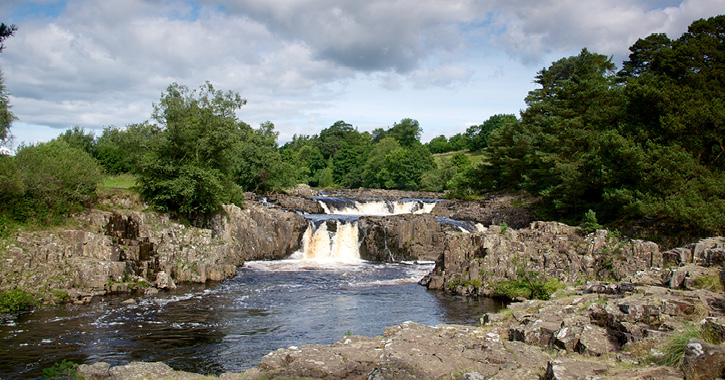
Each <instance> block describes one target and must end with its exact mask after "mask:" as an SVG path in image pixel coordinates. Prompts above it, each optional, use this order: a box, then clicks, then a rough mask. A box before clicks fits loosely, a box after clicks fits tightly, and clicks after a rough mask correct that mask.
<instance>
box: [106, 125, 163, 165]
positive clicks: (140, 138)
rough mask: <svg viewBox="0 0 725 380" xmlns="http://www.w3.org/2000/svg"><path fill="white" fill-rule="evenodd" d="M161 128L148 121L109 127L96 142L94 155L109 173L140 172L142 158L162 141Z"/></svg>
mask: <svg viewBox="0 0 725 380" xmlns="http://www.w3.org/2000/svg"><path fill="white" fill-rule="evenodd" d="M160 133H161V129H160V128H159V127H158V126H157V125H154V124H150V123H148V122H145V123H141V124H131V125H128V126H126V127H125V128H115V127H107V128H105V129H104V130H103V133H101V136H99V137H98V138H96V140H95V142H94V149H93V156H94V157H95V158H96V159H97V160H98V161H99V162H100V163H101V165H102V166H103V168H104V170H105V171H106V172H107V173H109V174H121V173H139V172H140V170H141V160H142V157H143V155H144V154H146V152H148V151H149V150H153V149H155V147H154V144H156V143H157V142H158V141H160V137H159V135H160Z"/></svg>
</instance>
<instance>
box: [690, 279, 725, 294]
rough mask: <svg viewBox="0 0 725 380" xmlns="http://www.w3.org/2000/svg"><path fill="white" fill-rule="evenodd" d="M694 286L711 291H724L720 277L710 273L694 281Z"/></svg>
mask: <svg viewBox="0 0 725 380" xmlns="http://www.w3.org/2000/svg"><path fill="white" fill-rule="evenodd" d="M692 287H694V288H696V289H705V290H709V291H711V292H715V293H720V292H722V291H723V284H722V282H721V281H720V277H718V276H714V275H709V276H700V277H698V278H696V279H695V280H694V281H693V282H692Z"/></svg>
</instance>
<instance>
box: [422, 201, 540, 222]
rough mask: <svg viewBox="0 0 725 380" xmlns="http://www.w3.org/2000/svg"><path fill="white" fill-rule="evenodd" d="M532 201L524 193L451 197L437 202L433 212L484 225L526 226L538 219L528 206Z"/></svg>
mask: <svg viewBox="0 0 725 380" xmlns="http://www.w3.org/2000/svg"><path fill="white" fill-rule="evenodd" d="M531 201H532V200H531V199H528V198H526V197H525V196H523V195H498V196H490V197H487V198H485V199H481V200H468V201H464V200H458V199H450V200H445V201H442V202H439V203H437V204H436V207H435V208H434V209H433V211H432V214H433V215H435V216H444V217H448V218H451V219H455V220H465V221H470V222H473V223H480V224H482V225H484V226H490V225H502V224H505V225H506V226H508V227H510V228H524V227H526V226H528V225H529V224H530V223H531V222H533V221H534V220H536V217H535V215H534V213H533V211H532V208H531V207H530V206H527V204H528V202H531Z"/></svg>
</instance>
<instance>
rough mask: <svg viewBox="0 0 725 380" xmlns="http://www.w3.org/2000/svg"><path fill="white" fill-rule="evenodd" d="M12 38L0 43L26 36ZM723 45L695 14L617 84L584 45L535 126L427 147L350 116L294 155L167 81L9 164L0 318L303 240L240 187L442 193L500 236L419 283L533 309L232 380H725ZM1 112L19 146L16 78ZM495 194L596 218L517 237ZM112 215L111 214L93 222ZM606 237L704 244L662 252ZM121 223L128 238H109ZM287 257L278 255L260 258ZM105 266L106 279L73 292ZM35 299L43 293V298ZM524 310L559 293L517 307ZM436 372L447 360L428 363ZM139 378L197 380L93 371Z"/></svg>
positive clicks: (232, 106) (211, 94) (226, 102)
mask: <svg viewBox="0 0 725 380" xmlns="http://www.w3.org/2000/svg"><path fill="white" fill-rule="evenodd" d="M2 30H3V33H4V34H2V35H0V42H1V41H2V39H3V38H6V37H8V36H10V35H11V34H12V31H14V27H13V26H11V27H10V28H8V27H5V25H3V29H2ZM6 30H7V31H9V32H8V33H5V31H6ZM723 30H725V16H717V17H712V18H709V19H706V20H705V19H703V20H697V21H695V22H694V23H692V25H690V27H689V28H688V31H687V32H686V33H685V34H683V35H682V36H681V37H680V38H678V39H675V40H671V39H669V38H668V37H667V36H666V35H664V34H653V35H650V36H649V37H646V38H644V39H640V40H638V41H637V42H636V43H635V44H634V45H633V46H632V47H630V51H631V55H630V57H629V60H628V61H626V62H624V64H623V68H622V69H621V70H619V71H617V70H616V68H615V65H614V63H613V62H611V59H610V58H608V57H606V56H603V55H601V54H597V53H592V52H589V51H588V50H587V49H583V50H582V51H581V53H580V54H579V55H577V56H573V57H568V58H562V59H561V60H558V61H556V62H554V63H552V65H551V66H549V67H548V68H544V69H542V70H541V71H540V72H539V74H538V75H537V77H536V78H535V83H536V84H537V86H538V87H537V88H536V89H534V90H532V91H531V92H530V93H529V95H528V96H527V98H526V102H527V108H526V109H525V110H523V111H522V112H521V114H520V117H517V116H515V115H495V116H492V117H491V118H489V120H487V121H486V122H484V123H482V124H481V125H479V126H472V127H471V128H469V129H468V130H467V132H466V133H463V134H459V135H456V136H452V137H451V138H446V137H445V136H440V137H438V138H436V139H433V140H431V141H430V142H429V143H427V144H423V143H421V142H420V134H421V131H422V129H421V126H420V125H419V124H418V122H417V121H415V120H414V119H410V118H406V119H402V120H401V121H400V122H397V123H394V124H393V126H391V127H390V128H388V129H378V130H375V131H373V132H372V133H370V132H360V131H358V130H357V129H356V128H354V127H353V126H352V125H351V124H348V123H346V122H344V121H339V122H337V123H335V124H333V125H332V126H330V127H328V128H326V129H324V130H322V131H321V132H320V133H319V134H317V135H312V136H295V138H294V139H293V141H291V142H289V143H287V144H285V145H283V146H281V147H279V146H278V144H277V141H276V140H277V133H276V132H275V131H274V125H273V124H272V123H271V122H266V123H263V124H262V125H260V126H259V127H258V128H252V127H250V126H249V125H247V124H246V123H244V122H242V121H240V120H238V119H237V117H236V116H235V112H236V111H237V110H239V109H240V108H242V107H243V106H244V104H245V100H244V99H242V98H241V96H240V95H239V94H236V93H233V92H223V91H219V90H217V89H215V88H214V87H213V86H212V85H211V84H210V83H206V84H204V85H202V86H201V87H200V88H199V89H197V90H190V89H189V88H188V87H186V86H183V85H180V84H172V85H170V86H169V87H168V88H167V90H166V91H165V92H164V93H163V94H162V96H161V99H160V101H159V103H157V104H155V105H154V112H153V114H152V118H153V122H150V121H146V122H142V123H139V124H133V125H128V126H126V127H123V128H116V127H108V128H106V129H104V130H103V132H102V134H101V135H100V136H98V137H96V136H94V135H93V134H92V133H87V132H86V131H84V130H83V129H80V128H73V129H70V130H68V131H66V132H65V133H63V134H61V135H60V136H58V138H56V139H55V140H53V141H50V142H47V143H39V144H36V145H28V146H21V147H19V148H18V150H17V153H16V154H15V156H7V155H0V202H2V204H3V205H4V207H3V209H2V210H0V224H1V225H2V228H1V229H0V237H1V238H2V239H3V241H2V244H1V245H0V259H2V260H3V270H5V271H8V272H9V273H11V274H14V275H9V276H3V279H2V281H3V282H2V290H0V292H2V293H0V302H2V305H0V311H3V312H5V311H18V310H21V309H24V308H27V307H30V306H32V305H33V304H34V303H37V302H67V301H76V302H86V301H87V300H88V299H90V297H91V296H93V295H94V294H97V293H95V292H98V291H104V292H105V291H132V290H134V289H136V290H138V289H145V288H147V287H148V288H151V286H152V285H153V286H154V287H156V288H160V289H163V288H165V287H171V286H173V284H174V280H176V281H200V282H203V281H207V280H209V279H212V280H221V279H223V278H225V277H227V276H229V275H231V273H233V271H234V268H235V266H236V265H240V264H241V263H243V261H244V260H245V259H251V258H260V257H259V256H257V257H254V256H247V255H246V253H248V252H249V251H248V250H249V247H251V246H252V245H254V244H259V245H264V244H265V243H263V242H261V241H255V240H254V235H255V233H254V232H250V231H252V228H251V227H250V226H252V225H254V226H258V225H260V224H262V225H264V226H265V227H264V229H263V231H276V232H275V233H276V234H277V235H276V236H278V240H280V241H285V242H289V241H294V242H299V239H293V238H292V236H293V235H294V234H296V233H298V231H297V228H298V227H299V226H297V224H300V223H302V224H304V221H300V219H299V218H295V217H293V216H289V215H292V214H294V213H289V214H282V213H284V211H282V210H271V211H270V210H267V209H265V208H263V207H262V206H260V205H258V204H256V202H255V198H253V197H250V198H248V199H245V192H249V191H254V192H257V193H271V192H275V191H280V190H282V189H285V188H289V187H290V186H291V185H294V184H298V183H304V184H308V185H312V186H317V187H338V186H345V187H360V186H364V187H373V188H384V189H399V190H433V191H448V193H447V194H448V195H447V196H449V197H451V198H456V197H459V198H462V197H473V198H482V199H480V200H470V201H465V202H464V201H451V202H453V203H449V204H448V205H450V209H448V210H447V211H445V210H446V209H445V206H444V205H443V204H442V205H441V207H440V208H439V209H440V210H444V211H440V212H443V213H448V214H447V215H450V216H453V215H455V216H458V217H461V219H466V220H471V219H476V218H478V219H479V220H474V221H477V222H479V223H482V225H483V226H486V227H485V229H482V230H481V231H480V232H478V233H474V234H463V233H449V232H447V233H444V236H445V238H444V240H443V241H440V240H437V239H433V238H429V240H428V241H431V242H434V241H437V242H438V243H439V244H441V246H440V253H441V255H440V256H439V258H438V262H437V264H436V269H435V270H434V271H433V273H432V274H431V276H429V277H428V278H427V280H426V281H425V283H426V285H427V286H428V287H429V288H434V289H444V290H446V291H451V292H455V293H460V294H468V295H473V294H480V295H491V296H506V297H508V298H512V299H517V300H520V302H517V303H514V304H512V305H511V306H510V307H509V309H508V311H504V312H503V313H500V314H496V315H488V316H486V317H485V318H484V321H483V322H485V323H484V324H483V326H482V327H480V328H476V327H461V326H439V327H435V328H433V327H427V326H420V325H415V324H410V323H406V324H402V325H400V326H396V327H391V328H389V330H386V333H385V335H384V336H383V337H376V338H365V337H347V339H343V341H341V342H340V343H338V344H336V345H333V346H329V347H328V346H325V347H327V348H325V347H322V346H314V347H307V346H305V347H301V348H299V349H288V350H280V351H278V352H276V353H274V354H271V355H269V356H267V357H265V358H264V359H263V360H262V362H261V363H260V366H259V368H258V369H255V370H251V371H249V373H247V374H243V375H230V376H231V378H234V377H242V378H285V377H290V376H297V377H326V378H368V379H407V378H450V377H454V378H456V377H459V378H464V377H465V378H476V377H471V376H481V377H493V376H496V377H497V378H519V379H520V378H536V377H539V376H541V377H543V378H552V379H554V378H557V379H564V378H581V377H587V376H590V377H591V376H607V377H613V378H630V379H631V378H682V377H683V376H684V377H687V378H715V377H718V376H720V377H721V376H723V368H724V367H723V363H725V354H723V351H725V349H723V347H722V345H721V342H722V340H723V333H722V331H725V327H724V326H725V323H723V321H722V316H723V305H725V301H724V300H723V291H722V282H723V278H724V277H725V276H724V275H723V272H722V265H723V258H724V257H725V255H723V244H724V243H723V241H722V239H721V238H713V239H706V240H702V241H700V242H698V243H695V242H696V241H697V240H698V238H700V237H706V236H715V235H722V234H723V233H725V230H724V229H725V172H724V171H723V170H724V169H725V154H724V153H725V141H724V140H723V139H725V127H724V126H723V123H722V120H725V108H724V107H723V99H725V96H723V95H725V94H724V93H723V91H725V55H723V53H722V52H723V46H725V41H724V40H723V38H724V36H725V32H723ZM0 46H1V45H0ZM0 50H1V49H0ZM0 78H1V76H0ZM0 116H2V118H0V137H1V138H2V139H3V141H5V140H6V139H7V137H8V136H9V131H10V127H11V124H12V122H13V120H14V117H13V115H12V113H11V112H10V105H9V102H8V95H7V92H6V90H5V87H4V84H3V82H2V80H0ZM457 150H478V151H479V152H478V154H480V155H483V156H484V157H485V158H484V159H483V160H482V162H480V163H479V164H478V165H473V164H472V162H471V159H470V157H471V155H470V154H467V153H462V152H459V153H455V154H451V155H450V156H441V157H437V158H434V157H433V153H434V152H435V153H445V152H453V151H457ZM108 174H114V175H115V174H125V175H126V177H125V178H132V181H134V192H136V193H137V194H138V196H139V197H140V199H136V200H132V201H128V200H124V199H128V198H127V195H124V196H120V197H119V196H117V193H115V192H114V191H112V190H113V189H105V190H104V189H102V188H99V184H100V183H101V181H102V179H103V178H104V175H108ZM111 187H113V186H111ZM116 187H119V186H116ZM116 190H118V189H116ZM492 191H497V192H502V191H508V192H512V193H513V194H516V195H515V196H514V199H515V200H516V202H518V203H515V202H514V200H512V199H509V201H510V203H509V204H508V206H507V207H502V208H499V209H497V210H511V209H517V210H526V215H531V216H534V218H535V219H544V220H547V219H548V220H560V221H564V222H568V223H570V224H579V223H580V221H583V222H582V225H583V226H584V229H583V230H580V229H578V227H570V226H567V225H565V224H561V223H556V222H535V223H529V222H532V221H533V220H526V221H525V222H523V223H522V219H521V218H518V216H520V214H519V213H517V212H514V213H511V214H507V212H508V211H503V214H504V217H503V218H504V219H505V220H496V219H495V218H491V217H489V216H485V217H484V216H481V215H478V216H476V217H471V215H470V213H468V212H467V211H466V209H470V208H475V207H480V208H481V209H483V210H488V211H490V210H491V207H490V206H491V205H492V204H495V203H496V199H499V198H497V197H488V196H486V194H489V193H490V192H492ZM498 194H499V196H500V194H501V193H498ZM247 195H248V194H247ZM248 196H249V195H248ZM132 197H133V196H132ZM99 202H101V203H100V204H101V206H100V208H101V209H103V208H104V207H107V208H108V210H95V211H93V210H91V211H89V209H91V208H93V207H94V206H96V205H98V204H99ZM104 204H105V205H106V206H103V205H104ZM456 205H457V206H456ZM126 206H129V207H126ZM456 207H458V208H456ZM146 209H148V210H149V211H155V212H160V213H158V214H156V213H148V212H141V210H146ZM283 215H284V216H283ZM466 215H469V217H468V219H467V217H466ZM486 215H488V214H486ZM527 218H528V217H525V218H523V219H527ZM241 220H244V222H240V221H241ZM260 220H264V221H265V222H264V223H260ZM484 220H485V222H484ZM265 223H266V224H265ZM600 223H601V225H603V226H605V227H608V228H610V229H611V231H614V229H615V228H619V229H620V230H622V231H624V232H625V234H626V235H635V236H639V237H643V236H653V237H655V238H656V240H657V241H658V242H660V243H668V242H671V241H679V242H686V243H693V245H691V246H683V247H680V248H677V249H672V250H663V251H661V250H660V247H659V246H657V244H654V243H651V242H644V241H640V240H630V239H626V238H623V237H621V235H619V234H617V233H614V232H607V231H606V230H604V229H601V228H600V227H601V226H600ZM108 226H118V227H119V228H118V229H111V230H106V231H102V230H100V228H106V227H108ZM84 228H96V230H84ZM413 231H414V232H415V233H416V234H425V233H430V232H429V231H427V230H426V229H417V228H416V229H413ZM434 232H436V231H434ZM436 233H441V232H440V231H437V232H436ZM671 235H680V236H678V237H677V238H676V239H673V240H669V238H670V237H671ZM385 236H387V234H386V235H385ZM399 236H403V235H399ZM405 236H407V235H405ZM415 241H427V240H425V239H422V238H420V237H417V238H416V239H415ZM402 243H404V242H402ZM94 244H95V245H94ZM292 244H296V243H292ZM665 245H667V248H672V245H673V244H663V247H664V246H665ZM678 245H679V244H678ZM40 247H46V248H47V249H45V250H41V249H40ZM48 247H55V248H52V249H51V248H48ZM172 247H174V248H172ZM179 247H180V248H181V249H180V250H178V249H176V248H179ZM200 247H203V248H202V249H199V248H200ZM255 247H256V245H255ZM96 248H97V249H98V250H96V251H94V249H96ZM292 248H293V247H291V246H284V247H279V246H277V245H270V246H269V247H268V250H267V251H265V252H267V255H268V256H266V258H274V257H283V256H284V254H286V253H288V252H289V250H290V249H292ZM399 249H400V252H404V253H406V254H407V253H409V252H413V250H410V249H409V248H408V246H407V245H406V244H400V247H399ZM436 249H438V248H436ZM418 251H421V250H418ZM418 251H416V252H418ZM230 252H237V253H239V254H238V255H236V254H232V255H231V256H230ZM436 252H437V251H436ZM242 253H244V254H242ZM429 254H430V253H429ZM41 255H42V256H43V257H40V256H41ZM94 255H96V256H95V257H94ZM122 255H123V256H122ZM230 257H231V258H230ZM263 257H265V256H263ZM53 260H55V261H53ZM49 263H50V264H63V265H67V266H66V267H63V266H61V267H59V268H55V272H52V273H51V274H52V276H51V277H44V276H43V275H41V274H40V273H36V272H34V273H30V272H28V271H27V270H26V269H27V268H35V269H37V268H39V267H40V266H42V265H46V266H47V265H49ZM114 263H115V264H114ZM127 264H128V265H127ZM92 272H97V273H99V275H98V276H97V277H94V276H91V277H83V276H76V277H74V275H77V274H79V273H92ZM41 279H42V280H43V281H45V282H42V281H41V282H38V281H39V280H41ZM600 280H606V281H604V282H598V281H600ZM74 281H78V282H74ZM38 284H40V285H42V286H47V288H45V289H40V288H38V287H37V286H36V287H35V288H33V286H34V285H38ZM134 284H135V285H134ZM145 284H146V285H145ZM79 287H81V288H83V290H81V291H78V289H77V288H79ZM51 289H53V290H54V291H51ZM531 297H534V298H542V299H545V298H552V299H551V300H549V301H544V300H533V301H523V298H531ZM706 317H707V318H706ZM685 322H691V323H696V325H692V324H689V325H688V324H686V323H685ZM692 326H695V327H692ZM678 331H682V333H678ZM421 337H423V338H421ZM419 339H422V341H421V340H419ZM425 341H427V342H428V343H424V342H425ZM663 342H670V344H669V345H663ZM425 344H428V345H430V346H425ZM417 346H424V347H427V348H426V349H424V350H422V351H421V352H418V351H415V350H414V348H415V349H417ZM658 347H666V349H665V350H664V351H661V350H660V349H659V348H658ZM551 349H555V350H556V351H550V350H551ZM354 353H359V355H358V354H354ZM321 355H328V358H327V359H325V358H323V357H322V356H321ZM354 355H358V356H354ZM315 358H317V359H315ZM416 358H417V359H416ZM434 358H435V360H433V359H434ZM440 358H444V359H445V360H442V359H440ZM436 360H437V361H436ZM438 361H440V362H441V363H447V364H448V365H447V366H438V367H431V365H430V364H425V363H426V362H428V363H433V362H435V363H438ZM317 362H319V363H322V364H319V363H317ZM650 362H656V363H660V364H662V366H654V367H651V366H648V365H647V364H648V363H650ZM311 363H312V364H311ZM91 367H92V368H91ZM143 368H146V369H148V368H151V372H150V373H152V374H154V373H155V375H149V376H150V377H149V378H164V377H174V376H175V377H179V378H188V377H193V375H190V374H180V373H176V372H175V371H173V370H171V369H170V368H168V367H164V366H163V365H162V364H160V363H156V364H144V365H140V364H130V365H128V366H121V367H118V368H110V369H109V368H108V366H104V365H103V363H98V365H95V366H81V367H79V368H78V370H79V371H80V372H82V373H83V374H85V376H86V377H88V378H123V377H127V376H125V375H123V374H124V373H125V374H126V375H129V374H131V373H133V372H124V371H134V370H139V371H141V370H143ZM94 371H95V372H94ZM154 371H155V372H154ZM476 373H477V374H478V375H476ZM96 374H97V376H98V377H94V376H96ZM114 376H115V377H114ZM154 376H156V377H154ZM147 377H148V376H147Z"/></svg>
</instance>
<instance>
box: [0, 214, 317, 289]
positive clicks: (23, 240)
mask: <svg viewBox="0 0 725 380" xmlns="http://www.w3.org/2000/svg"><path fill="white" fill-rule="evenodd" d="M78 219H79V223H80V224H81V225H82V228H81V229H77V230H56V231H38V232H32V233H28V232H18V233H16V234H14V236H13V237H12V238H11V239H9V240H6V242H5V247H3V248H2V250H1V251H0V252H2V253H0V255H1V256H2V257H0V258H1V259H2V262H3V265H2V266H0V289H8V288H10V289H14V288H20V289H24V290H25V291H28V292H30V293H34V294H36V295H38V296H40V297H41V298H42V299H43V300H44V301H46V302H52V301H63V300H66V298H68V297H70V300H71V301H77V302H87V301H88V300H89V299H90V297H92V296H94V295H101V294H106V293H113V292H127V291H133V290H142V289H144V288H145V287H148V286H156V287H158V288H159V289H169V288H173V287H174V286H175V285H176V284H178V283H182V282H206V281H219V280H223V279H225V278H228V277H231V276H234V275H235V274H236V268H237V266H240V265H242V264H243V263H244V261H245V260H260V259H279V258H283V257H286V256H288V255H290V254H291V253H292V252H294V251H295V250H297V249H299V248H300V247H299V244H300V241H301V236H302V234H303V233H304V231H305V229H306V228H307V222H306V220H305V219H304V218H303V217H302V216H300V215H298V214H296V213H294V212H287V211H283V210H279V209H269V208H266V207H263V206H261V205H258V204H255V203H253V202H250V204H249V205H248V206H247V207H245V208H244V209H240V208H238V207H236V206H233V205H227V206H224V213H223V214H219V215H217V216H216V217H214V218H212V219H211V220H210V221H209V223H208V224H209V225H210V228H197V227H191V226H187V225H184V224H181V223H178V222H175V221H173V220H171V219H170V218H169V216H168V215H165V214H157V213H149V212H136V211H127V212H123V213H115V212H107V211H101V210H91V211H89V212H87V213H85V214H83V215H82V216H80V217H79V218H78Z"/></svg>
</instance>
